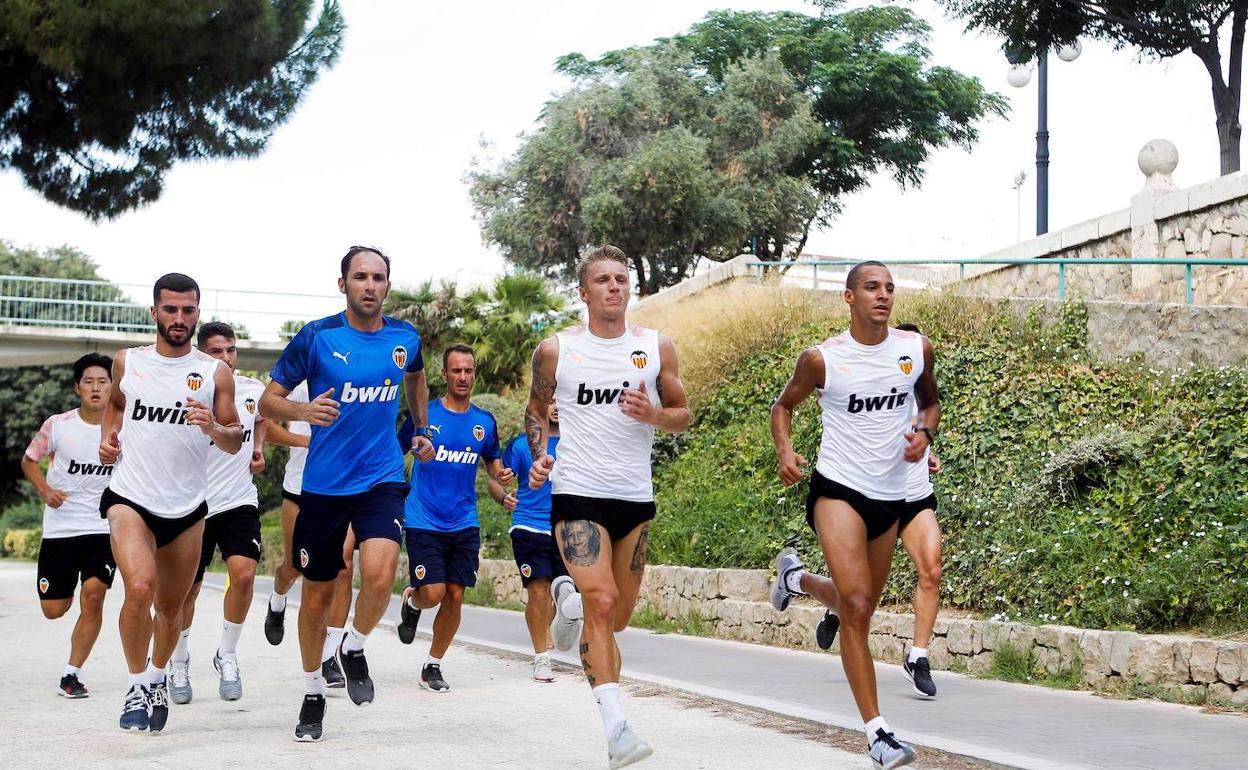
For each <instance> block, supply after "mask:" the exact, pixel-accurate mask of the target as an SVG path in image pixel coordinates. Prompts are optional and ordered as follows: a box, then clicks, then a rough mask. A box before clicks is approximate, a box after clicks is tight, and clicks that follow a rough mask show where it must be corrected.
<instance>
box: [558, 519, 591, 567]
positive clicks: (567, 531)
mask: <svg viewBox="0 0 1248 770" xmlns="http://www.w3.org/2000/svg"><path fill="white" fill-rule="evenodd" d="M559 532H560V533H561V534H562V535H563V555H564V558H566V559H567V560H568V561H569V562H571V563H572V564H574V565H576V566H578V567H589V566H591V565H593V563H594V562H596V561H598V556H599V555H600V554H601V553H602V536H601V535H599V534H598V527H596V526H594V525H593V524H591V523H590V522H588V521H585V520H584V519H580V520H577V521H564V522H560V523H559Z"/></svg>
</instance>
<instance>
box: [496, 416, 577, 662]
mask: <svg viewBox="0 0 1248 770" xmlns="http://www.w3.org/2000/svg"><path fill="white" fill-rule="evenodd" d="M546 416H547V425H548V426H549V430H548V437H547V439H546V454H548V455H550V456H551V457H554V456H555V447H556V446H557V445H558V444H559V409H558V408H557V407H556V406H555V402H554V401H551V402H550V409H549V410H548V411H547V412H546ZM503 465H505V466H507V467H508V468H511V470H512V471H513V472H514V473H515V474H516V476H517V477H519V478H521V479H524V480H525V481H524V482H522V483H521V484H520V486H519V488H518V489H517V490H516V491H515V492H508V491H507V489H506V487H504V486H503V485H502V484H499V483H498V482H497V481H495V480H494V479H490V482H489V483H490V496H491V497H493V498H494V501H495V502H497V503H498V504H499V505H501V506H503V508H505V509H507V511H508V512H509V513H510V514H511V529H510V530H508V532H509V533H510V535H511V551H512V554H513V555H514V556H515V559H516V568H517V569H519V570H520V583H521V584H522V585H523V586H524V588H525V590H526V591H527V592H528V599H527V601H526V602H525V605H524V622H525V624H526V625H527V626H528V627H529V639H531V640H532V641H533V680H534V681H537V682H553V681H555V674H554V669H553V668H552V667H551V663H550V652H549V651H550V650H551V649H552V648H553V647H554V643H553V642H552V641H551V633H550V625H551V623H552V622H553V621H554V619H555V603H554V599H553V598H552V595H551V592H550V581H551V580H557V579H559V578H560V577H565V576H566V575H567V574H568V569H567V567H565V566H563V557H561V556H560V555H559V545H558V544H557V543H556V542H555V538H554V536H553V535H552V534H551V533H550V484H549V483H546V484H543V485H542V487H541V489H531V488H530V487H529V485H528V483H527V480H528V477H529V470H530V469H531V468H532V466H533V456H532V454H531V453H530V452H529V441H528V438H527V437H525V436H524V435H520V436H516V437H515V438H513V439H512V440H511V443H509V444H508V445H507V448H506V449H505V450H504V451H503Z"/></svg>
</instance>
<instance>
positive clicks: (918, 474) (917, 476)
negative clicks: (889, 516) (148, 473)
mask: <svg viewBox="0 0 1248 770" xmlns="http://www.w3.org/2000/svg"><path fill="white" fill-rule="evenodd" d="M910 403H911V404H912V406H911V407H910V422H911V423H913V422H914V419H915V417H917V416H918V414H919V405H918V402H917V401H915V400H914V399H911V400H910ZM931 453H932V450H931V448H930V447H929V448H928V449H927V450H926V451H924V452H923V459H922V460H920V461H918V462H917V463H910V467H909V468H907V469H906V473H907V475H906V500H907V501H909V502H914V501H916V500H922V499H924V498H926V497H927V496H928V495H930V494H933V493H934V492H935V491H936V490H935V488H933V487H932V474H931V473H930V472H928V470H927V458H928V457H929V456H930V455H931Z"/></svg>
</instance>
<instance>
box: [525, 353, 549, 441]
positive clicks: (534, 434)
mask: <svg viewBox="0 0 1248 770" xmlns="http://www.w3.org/2000/svg"><path fill="white" fill-rule="evenodd" d="M554 397H555V378H554V377H551V376H550V375H549V374H547V373H546V372H545V371H544V370H543V369H542V346H541V345H538V346H537V348H536V349H535V350H534V351H533V384H532V385H531V386H530V387H529V404H528V406H526V407H525V409H524V435H525V437H526V438H527V439H528V441H529V452H530V454H532V456H533V460H534V461H536V460H538V459H540V458H542V457H544V456H545V455H546V447H545V446H543V445H542V433H543V432H545V430H546V407H547V406H548V405H549V404H550V401H551V399H552V398H554ZM537 403H540V404H541V409H540V411H539V410H538V409H537V408H536V406H535V405H536V404H537Z"/></svg>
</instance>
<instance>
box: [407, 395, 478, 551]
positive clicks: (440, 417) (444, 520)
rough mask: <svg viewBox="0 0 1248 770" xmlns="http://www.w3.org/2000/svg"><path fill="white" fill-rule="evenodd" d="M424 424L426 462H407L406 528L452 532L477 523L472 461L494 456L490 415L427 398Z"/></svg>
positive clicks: (474, 525)
mask: <svg viewBox="0 0 1248 770" xmlns="http://www.w3.org/2000/svg"><path fill="white" fill-rule="evenodd" d="M429 428H430V430H431V431H432V432H433V448H434V456H433V459H432V460H430V461H429V462H424V463H422V462H421V461H420V460H416V462H414V463H413V464H412V468H413V470H412V491H411V493H409V494H408V496H407V507H406V515H405V518H406V519H407V528H408V529H430V530H434V531H436V532H454V531H455V530H459V529H467V528H468V527H476V526H479V523H478V520H477V464H478V462H479V461H480V460H497V459H498V455H499V446H498V426H497V424H496V423H495V422H494V415H492V414H490V413H489V412H487V411H485V410H484V409H482V408H481V407H479V406H477V405H475V404H472V405H470V406H469V407H468V411H466V412H453V411H451V410H450V409H447V408H446V406H445V405H444V404H443V402H442V399H438V400H437V401H434V402H433V403H431V404H429ZM405 433H406V431H402V432H401V433H400V435H403V434H405ZM390 440H391V441H392V442H394V439H393V438H392V439H390ZM400 441H402V438H400ZM408 444H409V445H410V440H409V442H408ZM396 446H397V443H396Z"/></svg>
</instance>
